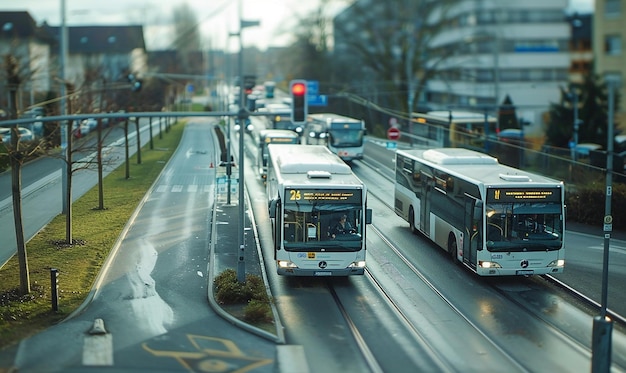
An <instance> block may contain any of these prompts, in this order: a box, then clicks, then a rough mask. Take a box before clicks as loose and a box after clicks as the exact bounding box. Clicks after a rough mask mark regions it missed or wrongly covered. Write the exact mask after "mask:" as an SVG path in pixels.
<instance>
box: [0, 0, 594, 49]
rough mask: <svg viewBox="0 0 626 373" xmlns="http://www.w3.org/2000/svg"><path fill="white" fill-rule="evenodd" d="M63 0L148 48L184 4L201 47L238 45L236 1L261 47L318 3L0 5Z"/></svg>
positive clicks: (124, 0) (284, 38) (50, 18)
mask: <svg viewBox="0 0 626 373" xmlns="http://www.w3.org/2000/svg"><path fill="white" fill-rule="evenodd" d="M63 1H65V8H66V22H67V24H68V25H69V26H79V25H87V26H90V25H100V24H104V25H128V24H141V25H144V29H145V30H144V37H145V39H146V44H147V48H148V49H151V50H154V49H164V48H167V47H168V46H169V45H170V43H171V41H172V40H173V38H172V29H171V28H169V27H167V26H168V25H170V24H171V20H172V9H174V8H175V7H177V6H180V5H181V4H183V3H187V4H188V5H189V7H190V8H192V9H194V11H196V17H197V20H198V22H199V25H200V27H201V34H202V37H203V38H204V41H205V42H206V43H207V45H205V47H209V45H208V44H210V47H211V48H215V49H224V48H226V47H227V46H230V48H231V49H237V46H238V40H236V39H234V38H230V40H229V37H228V34H229V33H232V32H236V31H237V27H238V24H239V23H238V19H239V11H238V9H239V7H238V4H239V3H240V2H241V4H242V5H243V6H242V18H243V19H245V20H258V21H260V23H261V25H260V26H258V27H250V28H246V29H245V31H244V32H243V34H242V35H243V43H244V45H246V46H248V45H257V46H258V47H259V48H261V49H264V48H266V47H268V46H274V45H285V44H287V43H288V42H289V41H290V33H289V30H291V29H293V27H292V26H293V24H294V20H296V19H298V17H300V18H301V17H303V16H305V15H307V14H309V13H310V12H311V11H312V10H313V9H315V7H316V5H317V4H318V0H236V1H234V0H133V1H128V0H2V2H3V3H4V4H1V5H0V10H26V11H28V12H29V13H30V15H31V16H32V17H33V18H34V19H35V21H36V22H37V23H41V22H43V21H47V22H48V23H49V24H50V25H52V26H59V25H60V24H61V4H62V2H63ZM7 3H8V4H7ZM337 3H338V5H336V6H335V7H333V9H330V10H329V12H330V13H333V12H336V11H337V10H338V9H340V8H341V5H340V4H341V3H342V1H341V0H338V1H337ZM343 3H344V4H345V1H344V2H343ZM593 3H594V0H570V8H571V9H576V10H578V11H579V12H591V11H593ZM227 43H230V44H227Z"/></svg>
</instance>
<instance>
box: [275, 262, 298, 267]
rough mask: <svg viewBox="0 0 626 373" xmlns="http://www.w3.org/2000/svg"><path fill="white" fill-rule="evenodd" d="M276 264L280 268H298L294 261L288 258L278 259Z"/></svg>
mask: <svg viewBox="0 0 626 373" xmlns="http://www.w3.org/2000/svg"><path fill="white" fill-rule="evenodd" d="M278 266H279V267H280V268H298V266H297V265H296V264H295V263H294V262H292V261H289V260H279V261H278Z"/></svg>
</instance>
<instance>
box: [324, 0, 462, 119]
mask: <svg viewBox="0 0 626 373" xmlns="http://www.w3.org/2000/svg"><path fill="white" fill-rule="evenodd" d="M457 2H458V0H440V1H431V0H388V1H375V0H360V1H356V2H355V3H353V4H352V6H351V7H349V8H348V9H347V11H345V12H343V13H342V14H340V15H338V16H337V17H336V18H335V20H334V36H335V37H334V40H335V52H334V55H335V60H336V61H340V62H339V64H340V66H339V68H338V70H336V71H338V72H340V73H338V74H337V75H336V76H335V78H336V79H337V80H342V81H343V82H344V83H345V84H346V85H347V87H346V90H347V91H352V92H356V93H360V92H368V93H369V92H370V91H372V89H374V90H376V91H377V92H378V93H379V95H378V97H386V98H387V99H386V102H387V103H388V104H389V105H391V106H393V107H401V108H404V109H405V111H406V112H411V111H413V109H414V108H415V106H416V102H418V100H419V98H420V97H421V96H422V94H423V91H424V87H426V83H427V82H428V81H429V80H430V79H432V78H433V77H435V76H436V75H437V74H438V71H439V67H440V64H441V63H442V62H443V61H445V60H446V59H447V58H448V57H450V56H451V55H453V54H454V50H453V49H451V48H447V47H446V45H445V43H443V42H441V41H440V40H438V38H439V37H440V36H441V35H442V33H444V32H445V30H446V26H447V25H448V24H449V23H450V22H452V21H453V18H451V17H450V16H449V10H450V8H451V7H452V6H454V5H455V4H456V3H457Z"/></svg>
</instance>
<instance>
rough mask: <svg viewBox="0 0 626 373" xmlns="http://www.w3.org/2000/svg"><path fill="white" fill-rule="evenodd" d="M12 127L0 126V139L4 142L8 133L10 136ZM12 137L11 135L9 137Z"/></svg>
mask: <svg viewBox="0 0 626 373" xmlns="http://www.w3.org/2000/svg"><path fill="white" fill-rule="evenodd" d="M10 133H11V128H9V127H0V141H2V142H4V141H5V140H4V138H5V137H6V136H7V135H8V136H10ZM9 138H10V137H9Z"/></svg>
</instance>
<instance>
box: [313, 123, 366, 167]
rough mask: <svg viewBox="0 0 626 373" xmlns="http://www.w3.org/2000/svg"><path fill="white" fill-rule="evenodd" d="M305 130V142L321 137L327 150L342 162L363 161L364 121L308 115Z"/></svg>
mask: <svg viewBox="0 0 626 373" xmlns="http://www.w3.org/2000/svg"><path fill="white" fill-rule="evenodd" d="M307 128H308V131H307V132H308V133H307V134H306V136H305V139H307V141H315V140H313V139H315V138H320V137H323V138H325V140H326V146H328V149H330V151H331V152H333V153H335V154H337V155H338V156H339V157H340V158H341V159H343V160H344V161H346V162H349V161H352V160H354V159H363V143H364V137H365V122H364V121H362V120H360V119H354V118H349V117H344V116H342V115H337V114H329V113H325V114H309V116H308V123H307ZM320 129H322V130H323V132H319V131H320Z"/></svg>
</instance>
